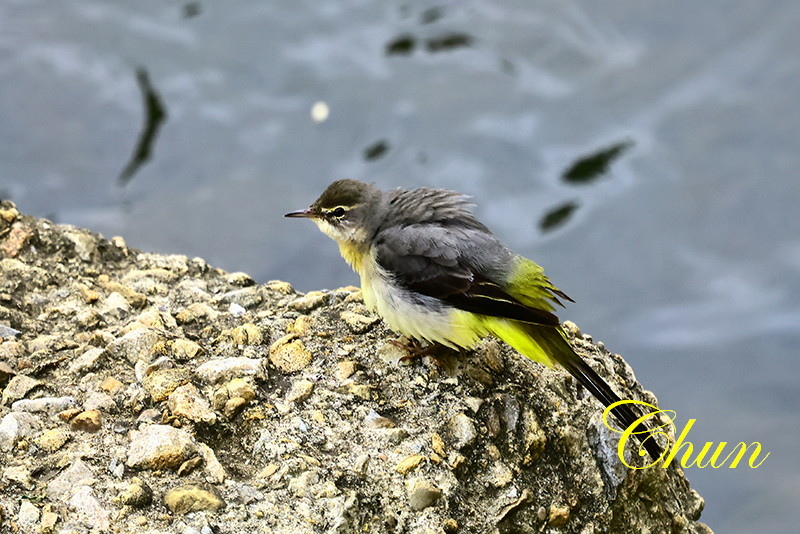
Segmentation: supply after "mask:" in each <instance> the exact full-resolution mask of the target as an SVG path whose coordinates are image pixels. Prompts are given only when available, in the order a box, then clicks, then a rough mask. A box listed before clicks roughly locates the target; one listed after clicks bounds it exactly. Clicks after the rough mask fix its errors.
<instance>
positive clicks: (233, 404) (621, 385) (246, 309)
mask: <svg viewBox="0 0 800 534" xmlns="http://www.w3.org/2000/svg"><path fill="white" fill-rule="evenodd" d="M569 330H570V331H571V332H572V334H573V335H574V336H575V338H574V340H573V342H574V344H575V345H576V347H577V348H578V349H579V350H580V351H581V353H582V354H584V355H585V357H587V358H588V359H589V361H590V362H591V364H592V365H593V366H594V367H595V368H596V369H597V370H598V372H599V373H600V374H601V375H603V376H605V377H606V378H607V379H608V380H609V381H610V382H611V383H612V384H613V385H614V386H615V387H616V388H617V390H618V391H620V392H621V393H623V394H624V395H623V396H632V397H635V398H640V399H643V400H648V401H650V402H656V401H655V398H654V397H653V396H652V394H651V393H649V392H646V391H643V390H642V389H641V387H640V386H639V384H638V383H637V382H636V380H635V377H634V375H633V372H632V371H631V369H630V368H629V367H628V365H627V364H626V363H625V362H624V361H623V360H622V358H621V357H620V356H618V355H614V354H610V353H609V352H608V351H606V350H605V348H604V347H603V346H602V344H595V343H593V342H592V340H591V338H590V337H588V336H582V335H581V334H580V332H579V331H578V329H577V327H575V326H574V325H570V326H569ZM392 339H397V336H396V335H394V334H393V333H392V332H390V331H389V330H387V329H386V327H385V326H384V325H383V323H382V322H381V321H380V320H379V319H378V318H377V317H375V316H374V315H373V314H372V313H370V312H369V311H368V310H367V309H366V308H365V307H364V305H363V303H362V302H361V299H360V294H359V291H358V289H357V288H352V287H348V288H341V289H337V290H333V291H315V292H311V293H308V294H305V295H303V294H299V293H297V292H295V290H294V289H293V288H292V286H291V285H290V284H288V283H286V282H279V281H273V282H269V283H266V284H260V285H259V284H256V283H255V282H254V281H253V280H252V278H251V277H249V276H248V275H246V274H244V273H226V272H223V271H221V270H218V269H215V268H212V267H210V266H209V265H208V264H206V262H205V261H203V260H202V259H199V258H187V257H185V256H178V255H161V254H148V253H143V252H140V251H137V250H134V249H130V248H128V247H127V246H126V244H125V242H124V240H123V239H122V238H119V237H116V238H113V239H111V240H106V239H104V238H102V237H101V236H99V235H97V234H95V233H92V232H90V231H86V230H82V229H78V228H75V227H71V226H67V225H58V224H54V223H52V222H49V221H47V220H44V219H36V218H33V217H29V216H25V215H21V214H19V213H18V211H17V209H16V208H15V206H14V205H13V204H12V203H10V202H0V388H2V400H1V402H0V532H24V533H27V532H31V533H33V532H36V533H40V532H41V533H64V534H66V533H86V532H121V533H134V532H135V533H137V534H138V533H181V534H196V533H212V532H214V533H271V532H280V533H318V532H333V533H351V532H352V533H355V532H381V533H384V532H386V533H447V534H451V533H457V532H458V533H462V532H463V533H484V532H485V533H493V532H497V533H501V532H503V533H504V532H515V533H517V532H519V533H525V532H530V533H533V532H553V533H556V532H558V533H561V532H563V533H581V534H590V533H595V532H598V533H599V532H609V533H628V532H630V533H640V532H653V533H661V532H696V533H705V532H711V531H710V529H708V527H706V526H705V525H703V524H702V523H700V522H698V518H699V516H700V512H701V511H702V508H703V500H702V499H701V498H700V496H699V495H697V493H695V492H694V491H693V490H692V489H691V488H690V487H689V484H688V482H687V480H686V479H685V478H684V476H683V473H682V472H681V471H680V470H678V469H674V468H670V469H666V470H665V469H661V468H650V469H643V470H632V469H626V468H624V466H623V465H622V464H621V463H620V461H619V458H618V457H617V455H616V435H615V434H613V433H612V432H611V431H609V430H608V429H606V428H605V427H604V425H603V423H602V420H601V417H600V416H601V412H602V409H601V406H600V405H599V404H598V403H597V402H596V401H595V400H594V399H593V398H592V397H591V396H590V395H589V394H588V393H587V392H586V391H585V390H583V389H582V388H581V387H580V386H579V385H578V384H577V383H576V382H575V381H574V380H572V379H571V378H570V377H569V376H568V375H567V374H566V373H563V372H559V371H553V370H550V369H546V368H544V367H542V366H540V365H538V364H534V363H531V362H530V361H527V360H526V359H524V358H523V357H521V356H519V355H518V354H516V353H514V352H513V351H512V350H510V349H509V348H508V347H506V346H505V345H504V344H502V343H500V342H497V341H494V340H486V341H484V342H483V343H482V345H481V346H480V347H479V348H478V349H477V350H475V351H473V352H470V353H468V354H464V355H461V354H458V353H448V352H442V353H441V354H438V355H436V358H435V359H433V358H431V357H428V356H425V357H417V358H415V359H413V360H412V361H410V362H409V361H405V360H401V358H403V356H405V352H404V351H403V350H402V349H400V348H398V347H396V346H395V345H393V344H392V343H389V340H392ZM632 452H633V451H631V453H632ZM633 461H634V460H631V462H633ZM636 461H641V460H640V459H637V460H636Z"/></svg>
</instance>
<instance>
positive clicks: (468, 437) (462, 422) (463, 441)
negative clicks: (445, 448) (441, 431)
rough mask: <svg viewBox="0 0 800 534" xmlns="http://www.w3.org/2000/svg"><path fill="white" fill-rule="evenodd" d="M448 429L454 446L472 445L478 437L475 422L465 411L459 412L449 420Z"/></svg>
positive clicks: (459, 447) (457, 447) (458, 447)
mask: <svg viewBox="0 0 800 534" xmlns="http://www.w3.org/2000/svg"><path fill="white" fill-rule="evenodd" d="M447 431H448V435H449V436H450V439H451V441H452V443H453V447H455V448H456V449H461V448H463V447H466V446H467V445H470V444H471V443H472V442H473V441H475V438H477V437H478V431H477V430H475V423H473V422H472V419H470V418H469V417H467V415H466V414H464V413H463V412H459V413H457V414H456V415H454V416H453V417H451V418H450V420H449V421H448V422H447Z"/></svg>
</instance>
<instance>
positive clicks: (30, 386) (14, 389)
mask: <svg viewBox="0 0 800 534" xmlns="http://www.w3.org/2000/svg"><path fill="white" fill-rule="evenodd" d="M42 385H43V382H42V381H41V380H36V379H35V378H31V377H29V376H28V375H16V376H15V377H14V378H12V379H11V380H9V381H8V385H7V386H6V387H5V389H4V390H3V400H2V404H3V405H4V406H6V405H8V404H10V403H12V402H14V401H15V400H19V399H22V398H24V397H25V395H27V394H28V393H30V392H31V391H33V390H34V389H35V388H38V387H40V386H42Z"/></svg>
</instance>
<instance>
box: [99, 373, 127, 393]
mask: <svg viewBox="0 0 800 534" xmlns="http://www.w3.org/2000/svg"><path fill="white" fill-rule="evenodd" d="M123 385H124V384H123V383H122V382H120V381H119V380H117V379H116V378H114V377H113V376H109V377H106V378H104V379H103V381H102V382H100V389H102V390H103V391H105V392H107V393H109V394H110V395H116V394H117V392H118V391H119V390H120V389H122V386H123Z"/></svg>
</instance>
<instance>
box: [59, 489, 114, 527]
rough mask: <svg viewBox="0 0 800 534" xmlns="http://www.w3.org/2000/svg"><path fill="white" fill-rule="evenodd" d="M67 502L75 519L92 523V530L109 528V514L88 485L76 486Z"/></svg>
mask: <svg viewBox="0 0 800 534" xmlns="http://www.w3.org/2000/svg"><path fill="white" fill-rule="evenodd" d="M68 504H69V506H70V508H72V510H73V511H74V513H75V519H77V520H78V521H80V522H81V523H84V524H88V525H92V527H93V528H94V530H97V531H100V532H108V530H109V529H110V527H111V514H109V512H108V511H107V510H106V509H105V508H103V505H102V504H100V501H98V500H97V498H96V497H95V496H94V490H93V489H92V488H91V487H90V486H83V485H81V486H78V488H77V489H76V491H75V492H74V494H73V495H72V498H71V499H70V500H69V503H68Z"/></svg>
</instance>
